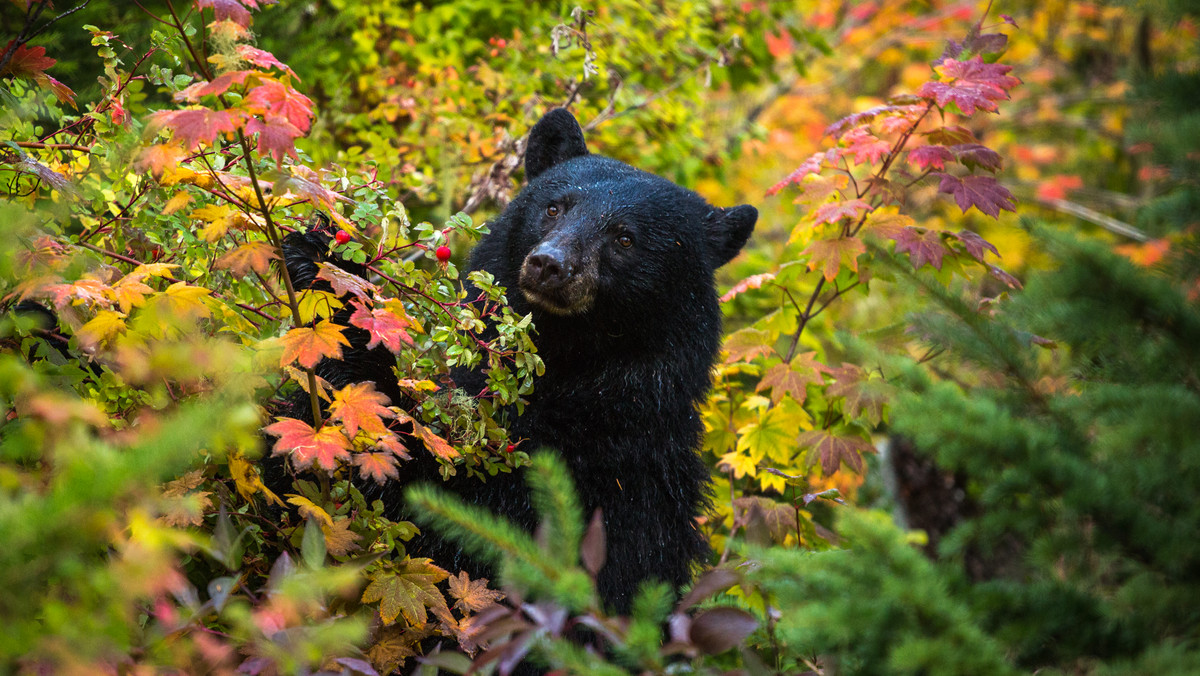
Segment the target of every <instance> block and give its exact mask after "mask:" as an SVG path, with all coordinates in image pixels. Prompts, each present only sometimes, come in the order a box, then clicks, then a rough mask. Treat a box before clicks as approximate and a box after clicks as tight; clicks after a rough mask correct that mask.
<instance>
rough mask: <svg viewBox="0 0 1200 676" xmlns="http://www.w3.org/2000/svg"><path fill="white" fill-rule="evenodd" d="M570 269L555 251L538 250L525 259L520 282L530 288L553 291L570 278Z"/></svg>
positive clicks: (560, 254) (559, 253)
mask: <svg viewBox="0 0 1200 676" xmlns="http://www.w3.org/2000/svg"><path fill="white" fill-rule="evenodd" d="M571 267H572V266H571V264H570V263H568V262H566V261H565V260H563V255H562V252H560V251H558V250H557V249H548V250H544V251H543V250H540V249H539V250H538V251H535V252H534V253H531V254H529V257H528V258H526V259H525V266H524V270H522V274H521V277H522V279H521V281H522V282H523V283H524V285H527V286H530V287H534V288H538V289H543V290H545V291H553V290H555V289H559V288H562V286H563V285H564V284H566V283H567V280H568V279H569V278H570V277H571V272H572V270H571Z"/></svg>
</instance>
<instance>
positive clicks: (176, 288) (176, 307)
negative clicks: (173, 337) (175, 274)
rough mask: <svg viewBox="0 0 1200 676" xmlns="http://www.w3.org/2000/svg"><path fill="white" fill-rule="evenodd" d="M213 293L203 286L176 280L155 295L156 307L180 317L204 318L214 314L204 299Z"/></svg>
mask: <svg viewBox="0 0 1200 676" xmlns="http://www.w3.org/2000/svg"><path fill="white" fill-rule="evenodd" d="M211 293H212V291H211V290H209V289H206V288H204V287H202V286H188V284H187V283H186V282H175V283H174V284H172V285H171V286H168V287H167V290H166V291H164V292H162V293H160V294H158V295H156V296H155V297H154V305H155V308H156V309H158V310H160V311H163V312H166V313H167V314H169V315H172V316H174V317H178V318H180V319H202V318H204V317H208V316H209V315H211V314H212V311H210V310H209V309H208V306H207V305H205V304H204V299H206V298H208V296H209V295H210V294H211Z"/></svg>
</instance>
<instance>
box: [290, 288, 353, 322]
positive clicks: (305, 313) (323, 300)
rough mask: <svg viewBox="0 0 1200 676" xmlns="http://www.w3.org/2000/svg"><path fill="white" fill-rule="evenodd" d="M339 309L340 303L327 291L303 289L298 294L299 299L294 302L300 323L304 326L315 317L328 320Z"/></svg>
mask: <svg viewBox="0 0 1200 676" xmlns="http://www.w3.org/2000/svg"><path fill="white" fill-rule="evenodd" d="M341 307H342V301H340V300H338V297H337V296H335V295H333V294H332V293H329V292H328V291H319V290H313V289H305V290H304V291H302V292H300V298H299V299H298V300H297V301H296V309H297V310H299V311H300V321H301V322H302V323H305V324H307V323H309V322H311V321H313V319H315V318H317V317H323V318H328V317H329V316H330V315H332V314H333V313H334V312H336V311H337V310H338V309H339V308H341Z"/></svg>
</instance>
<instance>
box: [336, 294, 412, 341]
mask: <svg viewBox="0 0 1200 676" xmlns="http://www.w3.org/2000/svg"><path fill="white" fill-rule="evenodd" d="M352 305H353V306H354V314H352V315H350V323H351V324H353V325H354V326H357V327H358V328H360V329H362V330H364V331H366V332H367V333H369V334H371V342H369V343H367V349H370V348H373V347H375V346H376V345H378V344H379V343H381V342H382V343H383V345H384V347H386V348H387V349H388V350H390V351H391V352H393V353H397V352H399V351H400V343H401V341H403V342H405V343H408V344H409V345H412V344H413V339H412V336H410V335H408V331H406V330H405V329H407V328H408V326H409V324H410V323H411V322H410V321H409V319H408V317H399V316H397V315H396V314H395V313H394V312H392V311H391V310H389V309H387V308H375V309H373V310H368V309H367V308H366V306H365V305H363V304H362V303H360V302H358V301H354V302H353V303H352Z"/></svg>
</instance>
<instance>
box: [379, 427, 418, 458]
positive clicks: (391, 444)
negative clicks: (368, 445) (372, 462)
mask: <svg viewBox="0 0 1200 676" xmlns="http://www.w3.org/2000/svg"><path fill="white" fill-rule="evenodd" d="M374 448H378V449H380V450H384V451H388V452H389V453H391V454H392V455H394V456H396V457H397V458H399V459H401V460H412V456H410V455H409V454H408V449H407V448H405V447H404V444H403V443H401V442H400V438H399V437H397V436H396V435H395V434H393V433H392V432H390V431H389V432H387V433H386V434H383V435H381V436H380V437H379V438H378V439H376V440H375V445H374Z"/></svg>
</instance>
